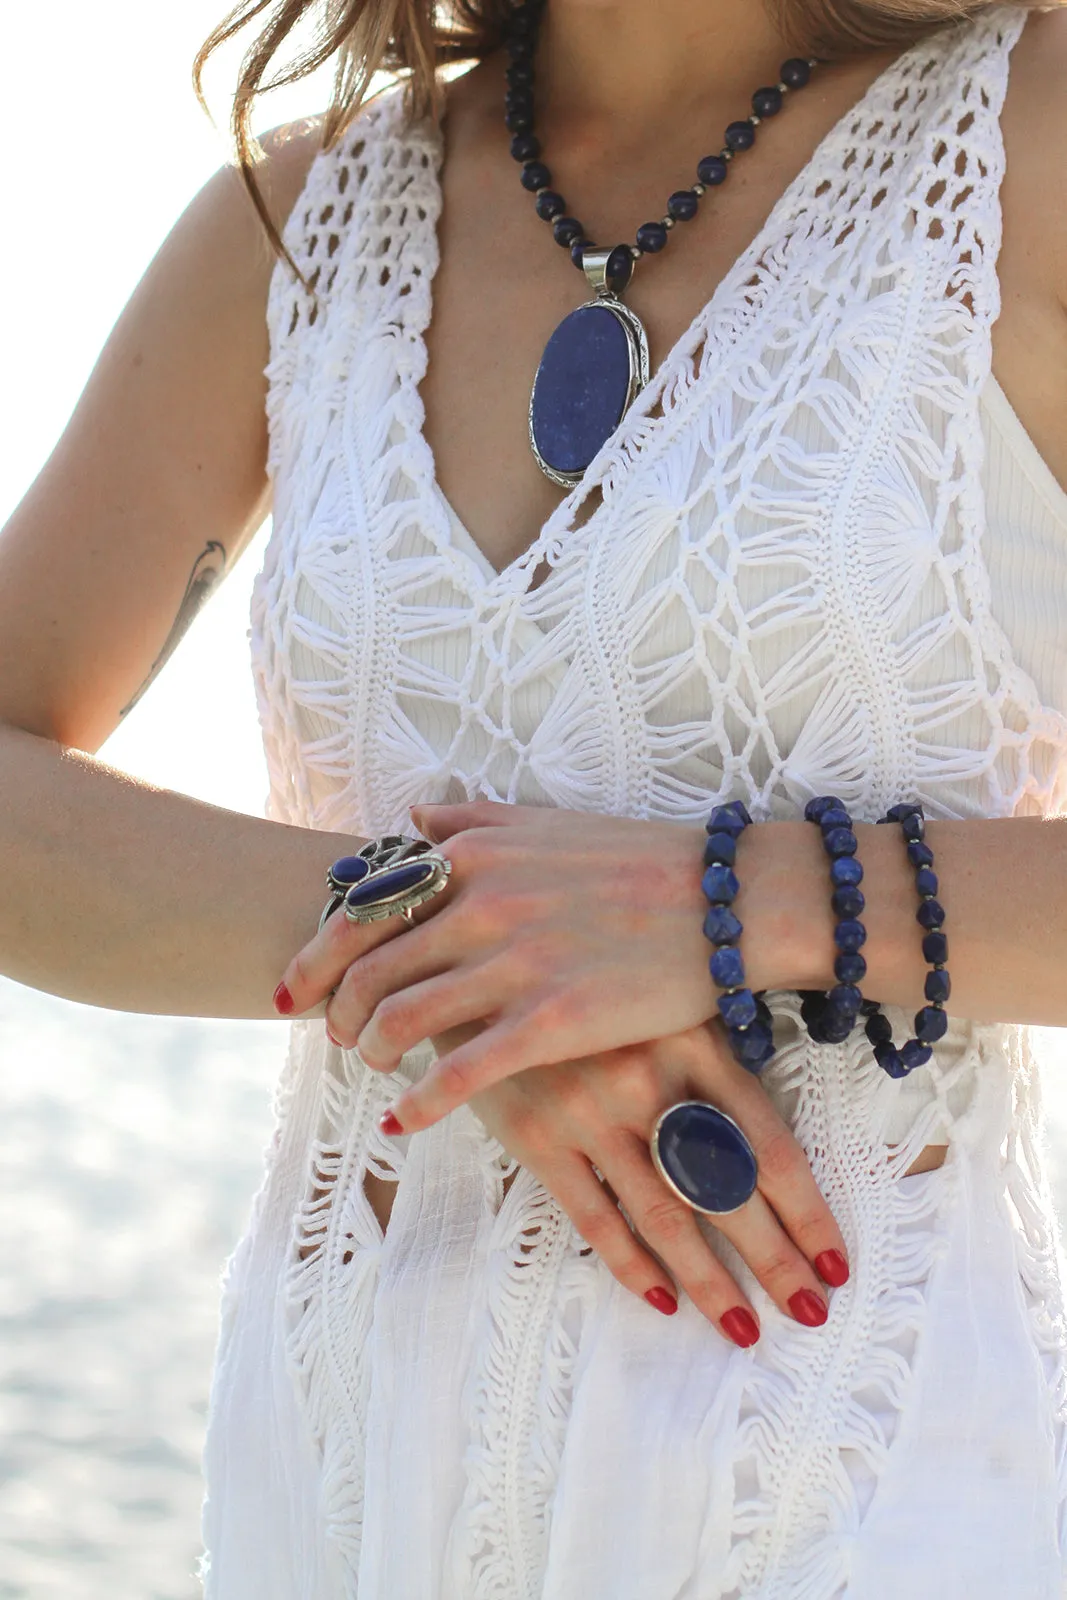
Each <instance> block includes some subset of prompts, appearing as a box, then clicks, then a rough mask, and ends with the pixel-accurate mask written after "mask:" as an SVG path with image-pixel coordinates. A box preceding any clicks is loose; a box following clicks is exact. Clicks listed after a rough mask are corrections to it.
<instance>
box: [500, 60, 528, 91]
mask: <svg viewBox="0 0 1067 1600" xmlns="http://www.w3.org/2000/svg"><path fill="white" fill-rule="evenodd" d="M504 76H505V78H506V79H507V80H508V83H509V84H510V85H511V87H512V88H513V89H518V88H522V87H529V85H531V84H532V83H533V81H534V69H533V63H532V62H531V61H513V62H512V63H511V65H510V66H509V67H508V70H507V71H506V72H505V74H504Z"/></svg>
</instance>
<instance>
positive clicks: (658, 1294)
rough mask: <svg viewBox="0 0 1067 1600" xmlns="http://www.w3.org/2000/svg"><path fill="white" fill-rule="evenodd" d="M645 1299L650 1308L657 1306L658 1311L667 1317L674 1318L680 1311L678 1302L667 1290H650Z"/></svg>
mask: <svg viewBox="0 0 1067 1600" xmlns="http://www.w3.org/2000/svg"><path fill="white" fill-rule="evenodd" d="M645 1299H646V1300H647V1301H648V1303H649V1305H650V1306H655V1308H656V1310H657V1311H662V1312H663V1315H664V1316H665V1317H673V1316H674V1313H675V1312H676V1311H677V1309H678V1302H677V1300H676V1299H675V1298H674V1296H673V1294H668V1293H667V1291H666V1289H649V1290H648V1291H647V1293H646V1294H645Z"/></svg>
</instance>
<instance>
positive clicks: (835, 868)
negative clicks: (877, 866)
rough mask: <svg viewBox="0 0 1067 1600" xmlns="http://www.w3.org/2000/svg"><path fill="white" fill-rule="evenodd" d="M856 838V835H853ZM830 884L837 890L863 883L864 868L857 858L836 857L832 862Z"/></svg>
mask: <svg viewBox="0 0 1067 1600" xmlns="http://www.w3.org/2000/svg"><path fill="white" fill-rule="evenodd" d="M852 837H853V838H855V837H856V836H855V834H853V835H852ZM830 882H831V883H832V884H833V885H834V887H835V889H839V888H841V887H842V885H843V884H846V883H849V884H857V883H862V882H863V867H862V865H861V864H860V862H858V861H857V860H856V858H855V856H835V857H834V859H833V860H832V861H831V862H830Z"/></svg>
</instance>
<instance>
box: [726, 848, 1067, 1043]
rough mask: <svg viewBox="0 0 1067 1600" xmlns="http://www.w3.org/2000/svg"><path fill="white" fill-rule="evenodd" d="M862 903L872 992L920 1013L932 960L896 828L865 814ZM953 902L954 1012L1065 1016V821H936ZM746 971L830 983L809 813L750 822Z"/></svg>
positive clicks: (744, 903)
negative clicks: (868, 820)
mask: <svg viewBox="0 0 1067 1600" xmlns="http://www.w3.org/2000/svg"><path fill="white" fill-rule="evenodd" d="M855 832H856V837H857V839H858V840H859V851H858V855H859V859H860V861H861V862H862V864H863V869H864V881H863V891H864V894H865V896H866V900H867V905H866V909H865V911H864V913H863V919H862V920H863V922H864V924H865V926H866V928H867V935H868V937H867V943H866V945H865V946H864V950H863V954H864V956H865V957H866V960H867V969H868V970H867V976H866V978H865V979H864V981H863V984H862V988H863V991H864V993H865V994H867V995H870V996H871V997H872V998H875V999H878V1000H881V1001H882V1002H884V1003H886V1004H893V1005H901V1006H905V1007H907V1008H909V1009H917V1008H918V1007H919V1006H920V1005H922V1004H923V1003H924V1001H923V982H924V979H925V976H926V973H927V971H928V970H929V969H928V967H927V965H926V963H925V961H924V960H923V956H922V949H921V939H922V929H921V928H920V927H919V925H918V923H917V922H916V920H915V912H916V908H917V906H918V900H917V898H916V893H915V881H914V872H913V869H912V868H911V867H910V866H909V864H908V862H907V858H906V855H905V850H904V845H903V842H902V839H901V834H900V829H899V828H898V827H896V826H894V825H889V824H887V825H883V826H879V825H873V824H859V823H857V824H856V826H855ZM926 837H927V841H928V842H929V844H930V847H931V849H932V850H933V853H934V863H935V867H934V870H935V871H936V873H937V876H938V880H939V892H938V898H939V900H940V901H941V903H942V905H943V906H944V908H945V932H946V934H947V936H948V947H949V959H948V969H949V972H950V973H951V976H952V995H951V998H950V1000H949V1002H948V1005H947V1007H946V1009H947V1010H948V1011H949V1013H950V1014H951V1015H953V1016H959V1017H970V1018H973V1019H974V1020H976V1021H982V1022H1030V1023H1035V1024H1044V1025H1048V1026H1053V1027H1062V1026H1067V820H1061V819H1056V820H1053V821H1047V822H1046V821H1042V820H1041V819H1035V818H1010V819H1005V820H1000V821H963V822H928V823H927V831H926ZM738 858H739V866H738V877H739V878H740V881H741V893H740V895H739V897H738V902H737V905H738V915H739V916H740V917H741V919H742V921H743V922H745V935H744V939H743V949H744V951H745V959H746V965H747V967H748V970H749V975H750V979H751V981H752V982H753V984H754V985H756V986H761V987H769V988H810V989H826V988H828V987H829V986H830V985H831V984H832V983H833V982H834V978H833V970H832V969H833V953H834V947H833V917H832V914H831V911H830V886H829V874H828V870H827V861H826V857H825V855H824V854H823V851H822V845H821V840H820V836H819V830H818V829H817V828H815V827H813V826H812V825H811V824H810V823H803V822H800V823H775V824H771V825H767V826H765V827H756V828H750V829H748V830H747V831H746V833H745V834H744V835H743V836H742V842H741V848H740V849H739V852H738Z"/></svg>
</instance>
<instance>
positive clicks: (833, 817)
mask: <svg viewBox="0 0 1067 1600" xmlns="http://www.w3.org/2000/svg"><path fill="white" fill-rule="evenodd" d="M851 826H852V818H851V817H850V816H849V814H848V812H847V811H846V810H845V808H844V806H842V805H836V806H830V807H829V808H828V809H827V810H826V811H824V812H823V814H822V816H821V817H820V818H819V827H820V828H822V829H824V830H825V829H827V828H851Z"/></svg>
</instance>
